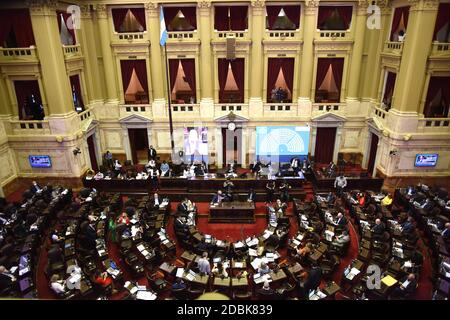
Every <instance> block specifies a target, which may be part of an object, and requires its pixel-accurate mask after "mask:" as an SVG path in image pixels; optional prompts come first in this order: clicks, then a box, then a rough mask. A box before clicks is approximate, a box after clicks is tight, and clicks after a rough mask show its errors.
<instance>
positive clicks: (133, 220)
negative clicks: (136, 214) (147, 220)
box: [130, 218, 138, 224]
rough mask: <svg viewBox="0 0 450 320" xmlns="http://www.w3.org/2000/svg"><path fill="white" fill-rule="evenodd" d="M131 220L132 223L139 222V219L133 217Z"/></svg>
mask: <svg viewBox="0 0 450 320" xmlns="http://www.w3.org/2000/svg"><path fill="white" fill-rule="evenodd" d="M130 222H131V224H136V223H137V222H138V220H136V219H134V218H133V219H131V220H130Z"/></svg>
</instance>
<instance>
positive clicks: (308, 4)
mask: <svg viewBox="0 0 450 320" xmlns="http://www.w3.org/2000/svg"><path fill="white" fill-rule="evenodd" d="M319 2H320V1H319V0H305V15H315V14H317V8H318V7H319Z"/></svg>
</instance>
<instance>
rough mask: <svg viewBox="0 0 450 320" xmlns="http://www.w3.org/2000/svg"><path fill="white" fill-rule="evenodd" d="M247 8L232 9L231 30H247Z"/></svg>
mask: <svg viewBox="0 0 450 320" xmlns="http://www.w3.org/2000/svg"><path fill="white" fill-rule="evenodd" d="M247 11H248V7H247V6H245V7H244V6H237V7H230V16H231V30H234V31H240V30H245V29H247Z"/></svg>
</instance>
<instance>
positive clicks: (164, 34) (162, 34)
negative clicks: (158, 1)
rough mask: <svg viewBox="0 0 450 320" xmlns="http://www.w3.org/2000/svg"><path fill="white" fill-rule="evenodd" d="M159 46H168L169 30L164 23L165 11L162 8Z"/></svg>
mask: <svg viewBox="0 0 450 320" xmlns="http://www.w3.org/2000/svg"><path fill="white" fill-rule="evenodd" d="M159 29H160V33H159V44H160V45H162V46H164V45H166V41H167V30H166V22H165V21H164V11H163V7H162V6H161V7H160V14H159Z"/></svg>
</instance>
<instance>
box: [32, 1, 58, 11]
mask: <svg viewBox="0 0 450 320" xmlns="http://www.w3.org/2000/svg"><path fill="white" fill-rule="evenodd" d="M26 5H27V7H29V8H30V14H31V15H56V9H57V7H58V1H57V0H27V1H26Z"/></svg>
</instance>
